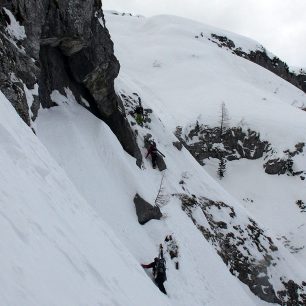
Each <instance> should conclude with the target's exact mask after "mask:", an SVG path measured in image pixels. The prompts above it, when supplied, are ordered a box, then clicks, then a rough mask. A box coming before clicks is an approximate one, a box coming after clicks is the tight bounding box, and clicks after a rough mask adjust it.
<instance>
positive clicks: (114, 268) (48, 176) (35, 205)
mask: <svg viewBox="0 0 306 306" xmlns="http://www.w3.org/2000/svg"><path fill="white" fill-rule="evenodd" d="M0 118H1V120H0V122H1V123H0V142H1V146H0V167H1V169H2V172H1V173H2V175H1V187H0V205H1V208H0V209H1V210H0V229H1V248H0V250H1V251H0V267H1V276H0V286H1V291H0V299H1V305H9V306H20V305H24V306H27V305H28V306H34V305H37V306H38V305H39V306H44V305H46V306H47V305H48V306H49V305H50V306H51V305H65V306H66V305H67V306H68V305H71V306H76V305H104V306H110V305H118V306H119V305H122V306H123V305H124V306H125V305H131V306H134V305H139V306H141V305H143V301H144V300H146V304H147V305H152V306H153V305H170V303H169V302H168V301H167V299H166V298H165V297H164V296H162V295H160V294H159V293H158V292H157V291H156V290H155V288H154V287H153V286H152V282H151V281H150V280H149V279H148V278H147V277H146V275H145V274H144V272H143V271H142V269H141V268H140V267H139V263H138V262H137V261H136V260H135V258H134V257H133V256H132V255H131V254H130V252H129V251H128V250H127V249H126V248H125V247H124V246H123V244H122V243H120V241H119V240H118V239H117V238H116V236H115V234H114V233H113V231H112V230H111V229H110V228H109V226H108V225H106V223H105V222H104V221H103V219H102V218H101V216H99V215H98V214H97V213H96V212H94V210H93V209H92V208H91V206H90V205H88V203H87V202H86V200H85V199H84V198H83V197H82V196H81V195H80V193H79V192H78V190H77V189H76V188H75V186H74V185H73V184H72V182H71V181H70V180H69V178H68V177H67V175H66V173H65V172H64V171H63V169H62V168H61V167H60V166H59V165H58V164H57V163H56V162H55V160H54V159H53V158H52V157H51V156H50V154H49V153H48V151H47V150H46V148H45V147H44V146H43V145H42V144H41V143H40V141H39V140H38V139H37V137H36V136H35V135H34V134H33V132H32V131H31V129H30V128H29V127H28V126H26V125H25V124H24V122H23V121H22V120H21V119H20V118H19V116H18V115H17V114H16V112H15V110H14V109H13V107H12V106H11V104H10V103H9V102H8V101H7V100H6V98H5V97H4V96H3V94H2V93H1V92H0ZM148 296H150V299H148V298H147V297H148Z"/></svg>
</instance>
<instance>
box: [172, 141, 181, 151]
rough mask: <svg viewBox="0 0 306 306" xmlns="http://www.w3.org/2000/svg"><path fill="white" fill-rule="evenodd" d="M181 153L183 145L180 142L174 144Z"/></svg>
mask: <svg viewBox="0 0 306 306" xmlns="http://www.w3.org/2000/svg"><path fill="white" fill-rule="evenodd" d="M172 144H173V145H174V146H175V147H176V148H177V149H178V150H179V151H181V150H182V149H183V144H182V143H181V142H180V141H174V142H173V143H172Z"/></svg>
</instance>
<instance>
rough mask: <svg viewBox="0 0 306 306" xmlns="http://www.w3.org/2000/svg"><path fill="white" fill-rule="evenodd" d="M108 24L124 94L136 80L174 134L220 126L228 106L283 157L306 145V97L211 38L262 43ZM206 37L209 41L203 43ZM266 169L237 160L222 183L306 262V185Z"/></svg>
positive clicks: (143, 24)
mask: <svg viewBox="0 0 306 306" xmlns="http://www.w3.org/2000/svg"><path fill="white" fill-rule="evenodd" d="M106 21H107V27H108V28H109V31H110V34H111V36H112V39H113V41H114V43H115V53H116V55H117V57H118V58H119V60H120V63H121V72H120V76H119V78H118V79H117V81H116V85H117V88H118V91H120V88H123V87H124V82H126V79H127V78H128V79H129V84H133V86H134V88H137V90H138V91H139V92H141V97H142V98H143V100H144V101H145V102H146V103H148V104H149V105H150V107H152V108H153V109H154V111H155V112H156V113H157V114H158V116H159V117H160V118H161V119H162V121H163V123H164V125H165V127H166V128H167V129H168V130H172V131H174V130H175V128H176V127H177V126H182V127H183V128H185V127H189V125H190V124H195V122H196V121H198V122H199V123H200V124H206V125H208V126H211V127H215V126H219V122H220V116H221V106H222V102H224V103H225V106H226V109H227V112H228V115H229V122H228V125H229V127H231V126H235V127H237V126H240V127H242V128H243V129H245V130H246V129H248V128H250V129H251V130H253V131H257V132H259V133H260V138H261V139H262V140H267V141H268V142H269V143H271V144H272V148H273V151H274V152H275V153H274V154H275V157H283V156H284V155H285V154H284V153H283V151H284V150H288V149H289V150H291V151H293V150H294V146H295V145H296V144H297V143H300V142H304V143H306V133H305V131H306V113H305V111H302V110H301V109H300V108H304V107H305V106H306V94H305V93H304V92H302V91H301V90H299V89H298V88H296V87H295V86H293V85H292V84H290V83H288V82H286V81H285V80H283V79H281V78H280V77H278V76H276V75H275V74H273V73H272V72H270V71H268V70H266V69H264V68H263V67H260V66H259V65H256V64H254V63H252V62H250V61H248V60H246V59H244V58H241V57H238V56H236V55H234V54H232V53H231V52H229V50H226V49H223V48H219V47H218V46H217V45H216V44H214V43H212V42H211V41H210V40H208V38H211V33H215V34H217V35H220V36H226V37H228V38H229V39H231V40H233V41H234V43H235V45H236V47H241V48H242V50H244V51H246V52H247V51H248V50H256V49H258V48H259V49H260V48H262V47H261V45H260V44H259V43H257V42H255V41H253V40H251V39H249V38H246V37H243V36H239V35H236V34H233V33H229V32H226V31H224V30H220V29H216V28H213V27H211V26H207V25H204V24H201V23H198V22H194V21H191V20H188V19H184V18H180V17H175V16H155V17H151V18H139V19H135V18H129V17H124V18H123V17H121V16H116V15H113V14H106ZM200 33H202V34H203V37H202V36H200V37H199V39H196V38H195V35H198V36H199V35H200ZM267 52H268V51H267ZM268 54H269V52H268ZM270 57H272V56H271V55H270ZM137 90H136V91H137ZM192 141H197V139H196V137H195V139H194V140H192ZM263 164H264V161H263V160H260V161H245V160H243V161H237V162H233V163H231V162H230V163H228V175H227V176H226V178H225V179H224V180H222V181H221V182H220V183H221V185H222V186H223V187H224V188H225V189H226V190H227V191H228V192H229V193H231V194H232V195H233V196H235V197H236V198H237V199H238V200H239V201H240V202H241V203H242V205H243V206H244V207H245V208H246V209H247V210H248V211H249V212H250V213H251V214H252V215H253V216H254V217H256V218H257V220H258V221H260V222H261V224H262V225H263V226H264V228H265V229H267V230H269V231H271V235H273V233H274V234H275V236H276V237H277V239H279V240H280V241H281V242H282V243H283V244H284V245H285V246H286V247H287V248H288V249H289V250H290V252H291V253H292V254H293V255H294V256H296V258H298V260H300V261H301V262H302V263H303V264H304V265H305V264H306V259H305V258H306V245H305V239H306V219H305V218H306V216H305V213H301V212H300V211H299V209H298V207H297V205H296V204H295V202H296V201H297V200H302V201H303V202H306V193H305V190H306V189H305V181H301V180H300V178H299V177H287V176H286V175H285V176H281V177H278V176H269V175H267V174H265V173H264V171H263V168H262V165H263ZM217 167H218V165H217V163H216V162H215V161H208V162H207V165H206V167H204V168H205V169H206V170H208V172H209V173H210V174H211V175H212V177H214V178H215V179H217V177H216V171H217ZM297 170H304V171H305V170H306V159H305V154H304V153H303V154H300V155H298V156H296V157H295V159H294V171H297ZM248 199H253V200H254V203H251V202H250V201H248ZM296 251H297V252H296ZM305 276H306V274H305ZM304 278H305V277H304Z"/></svg>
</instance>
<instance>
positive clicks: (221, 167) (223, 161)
mask: <svg viewBox="0 0 306 306" xmlns="http://www.w3.org/2000/svg"><path fill="white" fill-rule="evenodd" d="M225 170H226V159H225V158H224V157H221V158H220V161H219V167H218V175H219V179H220V180H221V179H222V178H223V177H224V174H225Z"/></svg>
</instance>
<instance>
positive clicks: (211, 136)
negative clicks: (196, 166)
mask: <svg viewBox="0 0 306 306" xmlns="http://www.w3.org/2000/svg"><path fill="white" fill-rule="evenodd" d="M175 135H176V136H177V137H178V139H180V141H181V142H182V143H183V144H184V146H185V147H186V149H187V150H188V151H189V152H190V153H191V154H192V155H193V156H194V157H195V158H196V160H197V161H198V162H199V163H200V164H202V165H203V164H204V160H205V159H207V158H210V157H212V158H218V159H221V158H226V159H227V160H237V159H241V158H247V159H258V158H260V157H263V155H264V153H267V152H269V151H270V144H269V143H268V142H267V141H265V140H261V138H260V134H259V133H257V132H255V131H252V130H250V129H248V130H246V131H244V130H243V129H242V128H240V127H233V128H229V129H226V130H225V131H223V132H222V135H221V131H220V128H219V127H215V128H210V127H208V126H206V125H201V124H199V123H198V122H197V123H196V124H195V125H194V126H191V127H190V128H189V129H187V130H186V131H185V134H184V135H183V134H182V128H180V127H178V128H177V130H176V132H175Z"/></svg>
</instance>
